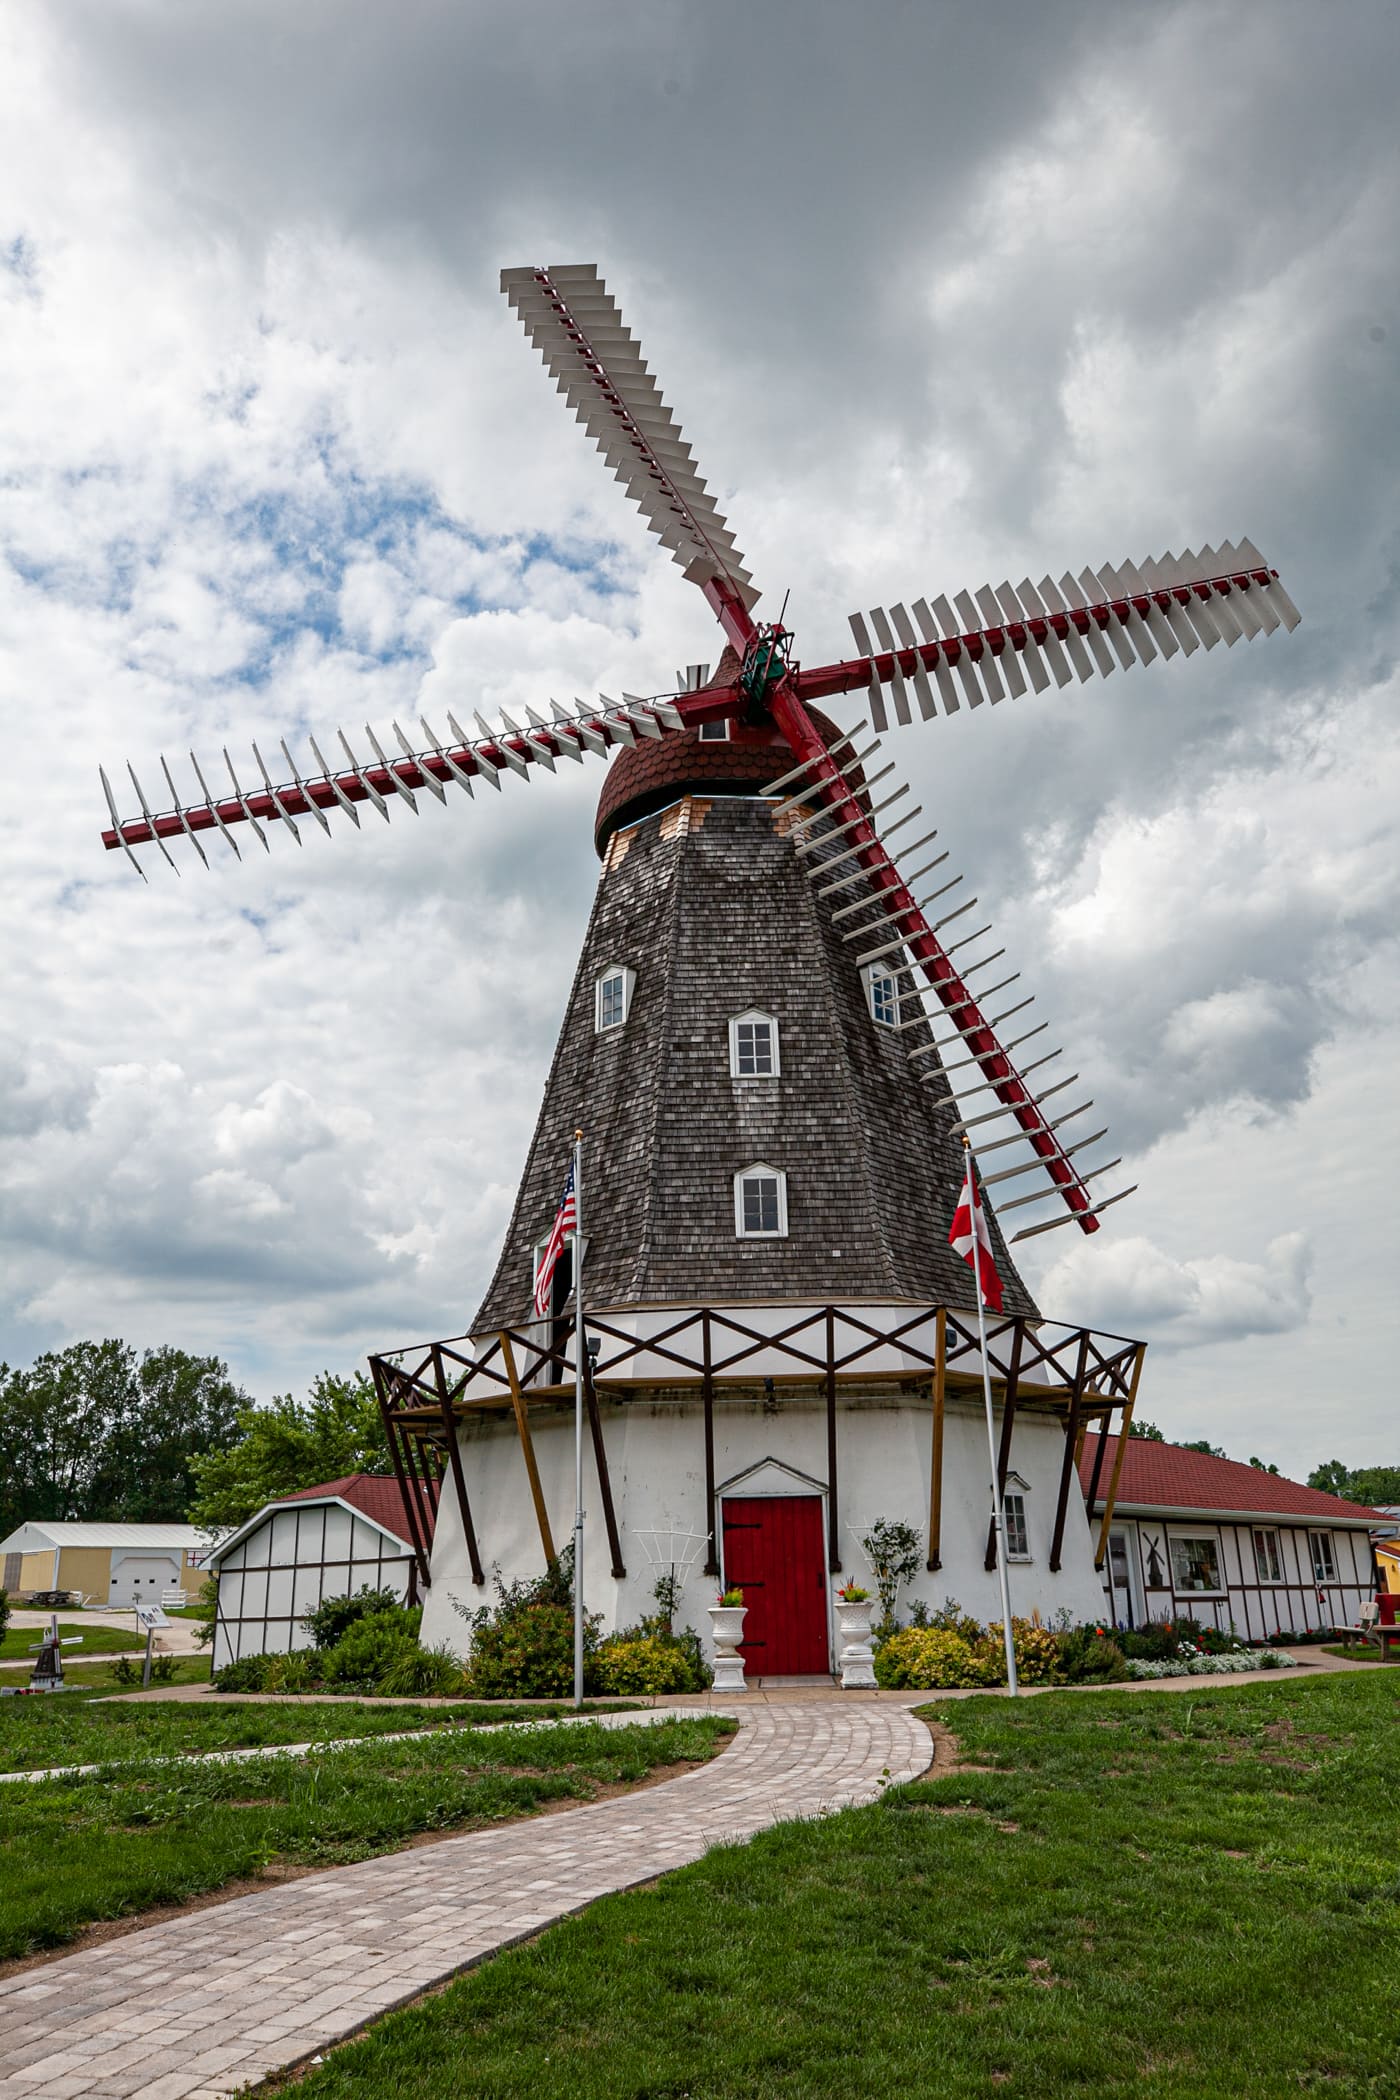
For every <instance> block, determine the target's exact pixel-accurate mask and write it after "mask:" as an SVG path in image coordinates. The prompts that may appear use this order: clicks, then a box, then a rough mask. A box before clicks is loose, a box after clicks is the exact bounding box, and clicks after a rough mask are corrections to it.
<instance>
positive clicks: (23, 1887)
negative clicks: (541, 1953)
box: [0, 1709, 733, 1958]
mask: <svg viewBox="0 0 1400 2100" xmlns="http://www.w3.org/2000/svg"><path fill="white" fill-rule="evenodd" d="M346 1718H347V1715H346V1712H345V1710H340V1711H338V1712H337V1713H336V1714H335V1721H336V1723H337V1724H338V1725H340V1726H343V1724H344V1722H345V1720H346ZM394 1718H395V1720H396V1721H397V1722H398V1724H399V1726H402V1725H403V1723H404V1711H403V1710H402V1709H400V1710H399V1711H398V1712H397V1713H396V1714H395V1715H394ZM732 1726H733V1724H732V1723H730V1722H725V1721H722V1720H718V1719H712V1718H711V1717H709V1716H686V1717H685V1718H684V1719H677V1720H674V1721H667V1722H663V1723H660V1724H658V1725H657V1726H655V1727H651V1726H647V1727H637V1728H624V1729H604V1728H599V1727H596V1726H594V1727H590V1726H589V1725H588V1723H587V1722H584V1723H582V1724H579V1725H577V1726H573V1727H569V1728H559V1729H542V1730H539V1731H538V1732H530V1733H526V1732H524V1731H522V1730H521V1729H519V1728H504V1729H501V1730H499V1731H493V1732H487V1731H484V1730H480V1729H474V1728H451V1727H448V1728H438V1729H436V1730H435V1731H434V1733H433V1734H432V1735H431V1736H430V1737H427V1738H426V1739H419V1740H417V1741H412V1742H401V1743H392V1742H374V1741H366V1742H363V1743H356V1744H354V1745H353V1746H352V1747H350V1748H348V1749H343V1750H325V1751H321V1752H313V1753H312V1754H310V1755H309V1756H307V1757H305V1758H302V1757H291V1756H285V1757H279V1756H272V1757H268V1758H265V1759H263V1758H259V1759H257V1760H255V1761H253V1762H251V1763H237V1764H225V1763H205V1764H196V1763H180V1762H173V1761H170V1760H166V1761H164V1762H156V1761H154V1760H149V1759H148V1760H147V1761H145V1762H139V1761H134V1760H133V1761H131V1762H129V1763H126V1764H122V1765H117V1766H113V1767H111V1768H109V1770H108V1771H107V1772H105V1773H104V1774H102V1775H101V1776H94V1777H92V1778H89V1779H70V1780H36V1781H33V1782H28V1783H24V1784H12V1785H8V1786H5V1787H0V1958H13V1957H15V1956H19V1955H24V1954H28V1953H32V1952H34V1951H36V1950H38V1949H41V1948H44V1947H52V1946H58V1945H61V1944H62V1943H63V1942H65V1941H66V1940H69V1939H71V1938H72V1937H73V1936H74V1934H76V1933H77V1932H79V1931H80V1930H81V1929H82V1927H83V1926H84V1925H86V1924H88V1923H90V1922H91V1921H92V1920H94V1919H101V1918H116V1917H121V1916H124V1915H129V1914H132V1913H136V1912H140V1911H143V1910H148V1909H150V1908H151V1907H152V1906H153V1905H156V1904H162V1903H178V1902H182V1901H185V1900H187V1899H188V1898H190V1897H192V1896H196V1895H201V1894H203V1893H205V1892H206V1891H208V1890H211V1889H218V1888H220V1887H222V1886H223V1885H224V1884H225V1883H227V1882H230V1881H235V1880H241V1879H243V1878H245V1877H249V1876H257V1875H262V1874H265V1873H266V1872H267V1871H268V1870H269V1869H275V1868H278V1867H287V1866H330V1865H335V1864H338V1863H342V1862H345V1861H349V1860H356V1859H365V1858H368V1857H369V1856H370V1855H371V1854H373V1853H376V1852H387V1851H392V1850H393V1849H394V1847H395V1846H398V1845H401V1844H403V1843H404V1842H405V1841H406V1840H407V1839H409V1838H412V1837H415V1836H417V1835H419V1834H420V1833H421V1832H424V1831H449V1830H459V1829H466V1828H469V1827H471V1826H472V1825H474V1824H482V1823H496V1822H502V1821H505V1820H507V1819H508V1818H511V1817H515V1816H527V1815H531V1814H533V1813H535V1812H536V1811H538V1810H539V1809H541V1808H544V1807H547V1806H548V1805H549V1804H550V1803H551V1802H556V1801H565V1800H575V1801H587V1800H590V1799H592V1798H593V1796H594V1795H595V1794H596V1793H597V1792H598V1790H599V1789H600V1788H601V1787H603V1786H606V1785H612V1784H616V1783H619V1782H626V1783H635V1782H636V1781H638V1780H640V1779H644V1778H645V1777H646V1776H647V1774H648V1773H649V1772H651V1771H654V1770H655V1769H656V1768H657V1767H658V1766H664V1765H670V1764H675V1763H677V1762H679V1761H680V1760H682V1759H692V1758H704V1757H708V1756H710V1755H711V1754H712V1753H713V1751H714V1750H715V1748H716V1747H717V1746H718V1743H719V1741H720V1739H721V1738H722V1737H723V1736H724V1735H725V1734H727V1733H728V1732H730V1731H731V1729H732Z"/></svg>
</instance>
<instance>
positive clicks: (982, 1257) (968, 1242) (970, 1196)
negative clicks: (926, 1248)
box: [948, 1160, 1001, 1312]
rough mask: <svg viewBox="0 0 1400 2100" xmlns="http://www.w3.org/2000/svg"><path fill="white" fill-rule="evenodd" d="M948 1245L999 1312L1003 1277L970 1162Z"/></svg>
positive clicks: (985, 1298)
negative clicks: (993, 1250) (1000, 1274)
mask: <svg viewBox="0 0 1400 2100" xmlns="http://www.w3.org/2000/svg"><path fill="white" fill-rule="evenodd" d="M948 1244H949V1246H950V1247H952V1248H953V1249H954V1250H955V1252H956V1253H958V1254H960V1255H961V1256H962V1258H963V1260H964V1261H965V1262H966V1263H967V1265H968V1267H969V1268H970V1269H971V1270H972V1272H973V1275H974V1276H975V1277H976V1278H977V1286H978V1290H979V1292H980V1293H981V1298H982V1303H983V1304H984V1305H986V1306H989V1307H990V1308H991V1310H992V1311H993V1312H1000V1311H1001V1278H1000V1276H998V1274H997V1265H996V1263H995V1262H994V1261H993V1259H992V1240H991V1234H990V1233H989V1232H988V1230H987V1213H986V1212H985V1211H984V1210H983V1208H982V1205H981V1203H980V1201H979V1200H978V1196H977V1191H976V1186H975V1173H974V1169H973V1165H972V1161H971V1160H969V1161H968V1163H967V1174H966V1177H965V1179H964V1181H963V1185H962V1194H961V1195H960V1196H959V1198H958V1207H957V1209H956V1210H955V1211H954V1212H953V1228H952V1231H951V1232H950V1233H949V1234H948ZM974 1247H975V1249H976V1253H975V1254H974V1252H973V1249H974Z"/></svg>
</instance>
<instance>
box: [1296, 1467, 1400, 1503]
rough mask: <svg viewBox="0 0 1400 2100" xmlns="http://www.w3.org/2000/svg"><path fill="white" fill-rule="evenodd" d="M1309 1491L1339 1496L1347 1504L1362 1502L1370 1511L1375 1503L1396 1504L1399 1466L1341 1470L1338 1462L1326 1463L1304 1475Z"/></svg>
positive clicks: (1399, 1484) (1397, 1499)
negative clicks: (1315, 1489)
mask: <svg viewBox="0 0 1400 2100" xmlns="http://www.w3.org/2000/svg"><path fill="white" fill-rule="evenodd" d="M1308 1486H1309V1487H1310V1488H1321V1490H1322V1492H1323V1494H1324V1495H1341V1496H1342V1497H1343V1499H1344V1500H1345V1501H1347V1502H1363V1503H1366V1504H1367V1505H1368V1506H1369V1507H1370V1508H1372V1509H1374V1508H1375V1507H1376V1505H1377V1504H1378V1503H1392V1502H1400V1466H1359V1467H1356V1468H1353V1467H1350V1466H1344V1465H1343V1464H1342V1461H1341V1460H1340V1459H1339V1458H1330V1459H1328V1461H1327V1463H1326V1464H1325V1465H1321V1466H1316V1467H1314V1469H1313V1471H1312V1472H1311V1473H1309V1475H1308Z"/></svg>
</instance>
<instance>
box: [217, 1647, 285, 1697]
mask: <svg viewBox="0 0 1400 2100" xmlns="http://www.w3.org/2000/svg"><path fill="white" fill-rule="evenodd" d="M273 1660H274V1658H273V1657H272V1656H270V1655H245V1656H244V1657H243V1658H242V1660H241V1661H240V1662H232V1663H225V1664H224V1667H223V1668H222V1670H220V1671H219V1672H218V1673H217V1675H216V1676H215V1678H214V1689H215V1691H216V1692H260V1691H262V1690H264V1688H265V1686H266V1681H267V1673H268V1667H269V1665H270V1664H271V1663H272V1662H273Z"/></svg>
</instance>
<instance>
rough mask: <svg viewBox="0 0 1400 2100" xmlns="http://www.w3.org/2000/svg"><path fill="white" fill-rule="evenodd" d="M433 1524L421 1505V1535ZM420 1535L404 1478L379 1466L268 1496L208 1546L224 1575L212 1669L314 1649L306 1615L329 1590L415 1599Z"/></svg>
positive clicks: (211, 1564)
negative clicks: (408, 1510)
mask: <svg viewBox="0 0 1400 2100" xmlns="http://www.w3.org/2000/svg"><path fill="white" fill-rule="evenodd" d="M428 1524H429V1519H428V1515H427V1512H426V1511H423V1510H420V1512H419V1526H418V1530H417V1533H416V1536H417V1537H418V1538H420V1539H423V1538H429V1539H430V1538H431V1531H430V1530H429V1529H428ZM414 1536H415V1533H414V1531H413V1530H412V1528H411V1527H410V1525H409V1523H408V1521H407V1519H406V1517H405V1515H404V1503H403V1495H402V1493H401V1491H400V1488H399V1484H398V1481H397V1480H395V1479H394V1478H392V1477H389V1478H382V1477H381V1476H380V1475H378V1474H375V1473H347V1474H346V1475H345V1476H344V1477H343V1478H342V1479H340V1480H327V1481H325V1482H323V1483H322V1485H321V1486H319V1487H309V1488H301V1489H300V1490H299V1491H298V1492H297V1493H296V1494H293V1495H283V1496H280V1497H279V1498H278V1500H277V1501H275V1502H268V1503H266V1504H265V1505H264V1506H263V1508H262V1509H260V1510H259V1511H258V1513H257V1515H256V1516H255V1517H249V1519H248V1521H247V1523H246V1524H240V1526H239V1527H238V1529H237V1531H234V1532H230V1534H229V1536H228V1537H227V1538H226V1539H223V1540H221V1541H220V1543H219V1544H218V1545H216V1546H215V1547H213V1548H212V1549H211V1551H210V1553H209V1555H208V1561H207V1565H208V1568H209V1570H210V1573H211V1574H213V1575H215V1576H217V1578H218V1584H219V1602H218V1614H217V1617H216V1618H215V1621H214V1669H215V1670H216V1671H217V1670H222V1669H223V1667H224V1665H225V1664H226V1663H232V1662H239V1661H241V1659H242V1658H243V1657H244V1656H245V1655H288V1654H290V1653H291V1651H292V1650H293V1649H294V1648H309V1647H310V1646H311V1645H312V1641H311V1635H310V1634H309V1633H308V1632H307V1631H306V1629H305V1627H304V1626H303V1625H302V1624H301V1621H302V1619H303V1618H304V1617H305V1615H306V1614H307V1613H308V1612H312V1611H315V1609H316V1607H317V1605H318V1604H323V1603H324V1602H325V1601H326V1599H327V1598H328V1597H349V1596H353V1595H354V1594H355V1592H356V1591H357V1590H361V1589H363V1588H365V1587H366V1586H368V1587H369V1588H370V1589H374V1590H391V1591H392V1592H393V1594H394V1596H395V1597H397V1598H398V1600H399V1602H400V1603H402V1604H414V1603H416V1602H417V1601H418V1562H417V1558H416V1556H415V1553H414V1549H413V1539H414Z"/></svg>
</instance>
